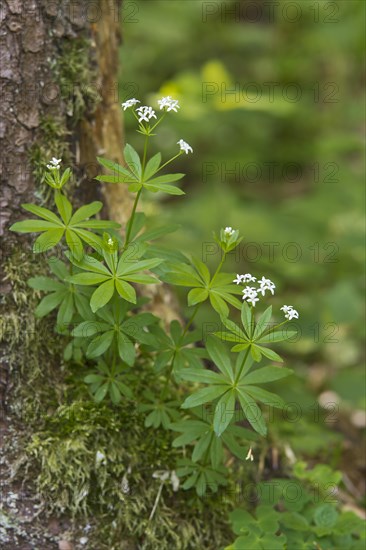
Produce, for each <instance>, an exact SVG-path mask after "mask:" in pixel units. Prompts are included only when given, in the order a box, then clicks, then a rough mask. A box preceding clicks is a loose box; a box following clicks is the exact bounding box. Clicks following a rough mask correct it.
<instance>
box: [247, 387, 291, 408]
mask: <svg viewBox="0 0 366 550" xmlns="http://www.w3.org/2000/svg"><path fill="white" fill-rule="evenodd" d="M245 392H246V393H248V394H249V395H251V396H252V397H254V399H256V400H257V401H261V402H262V403H264V404H265V405H270V406H271V407H276V408H278V409H283V407H284V406H285V402H284V400H283V399H282V397H280V396H279V395H276V394H275V393H272V392H269V391H267V390H264V389H262V388H258V387H257V386H248V385H247V386H245Z"/></svg>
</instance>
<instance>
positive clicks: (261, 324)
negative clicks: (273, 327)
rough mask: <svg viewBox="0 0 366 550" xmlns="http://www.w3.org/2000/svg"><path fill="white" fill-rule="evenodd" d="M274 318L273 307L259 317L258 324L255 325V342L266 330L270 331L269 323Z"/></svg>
mask: <svg viewBox="0 0 366 550" xmlns="http://www.w3.org/2000/svg"><path fill="white" fill-rule="evenodd" d="M271 317H272V306H269V307H267V309H266V310H265V311H264V313H262V315H261V316H260V317H259V319H258V321H257V324H256V325H255V329H254V333H253V340H257V339H258V338H259V336H260V335H261V334H263V332H264V331H265V330H267V329H268V323H269V322H270V320H271Z"/></svg>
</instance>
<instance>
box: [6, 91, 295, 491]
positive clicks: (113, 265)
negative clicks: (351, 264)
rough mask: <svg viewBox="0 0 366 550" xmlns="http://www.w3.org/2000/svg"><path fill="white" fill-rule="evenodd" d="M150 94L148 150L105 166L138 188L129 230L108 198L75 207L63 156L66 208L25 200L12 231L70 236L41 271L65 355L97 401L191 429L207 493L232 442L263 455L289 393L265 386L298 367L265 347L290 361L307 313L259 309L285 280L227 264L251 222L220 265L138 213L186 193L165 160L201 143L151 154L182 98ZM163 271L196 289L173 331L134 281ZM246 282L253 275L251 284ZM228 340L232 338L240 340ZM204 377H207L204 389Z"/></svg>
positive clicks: (238, 451) (55, 180)
mask: <svg viewBox="0 0 366 550" xmlns="http://www.w3.org/2000/svg"><path fill="white" fill-rule="evenodd" d="M139 103H140V102H139V101H138V100H137V99H130V100H128V101H126V102H125V103H123V104H122V107H123V109H124V110H127V109H128V110H130V112H132V114H133V116H134V117H135V118H136V120H137V123H138V130H137V132H139V133H140V134H142V135H143V136H144V137H145V140H144V149H143V153H142V156H141V157H140V156H139V154H138V153H137V152H136V150H135V149H134V148H133V147H132V146H131V145H129V144H127V145H126V146H125V148H124V158H125V162H126V165H125V166H121V165H120V164H117V163H115V162H112V161H110V160H107V159H105V158H98V161H99V163H100V164H101V166H102V167H103V168H104V169H106V170H107V171H109V172H110V173H109V174H103V175H100V176H97V178H96V179H97V180H98V181H102V182H106V183H112V184H124V185H127V186H128V190H129V191H130V192H131V193H134V194H135V200H134V203H133V207H132V212H131V215H130V218H129V220H128V222H127V225H126V227H125V228H123V229H124V230H123V232H121V231H120V229H121V227H120V225H119V224H118V223H116V222H113V221H105V220H99V219H95V218H94V217H93V216H95V215H96V214H98V212H99V211H100V210H101V208H102V206H103V205H102V203H101V202H98V201H96V202H92V203H90V204H86V205H84V206H82V207H81V208H79V209H77V210H76V211H73V207H72V205H71V203H70V201H69V199H68V198H67V196H66V194H65V192H64V189H65V187H66V184H67V183H68V182H69V180H70V177H71V175H72V174H71V171H70V169H69V168H67V169H66V170H65V171H64V172H62V171H61V167H60V164H61V160H60V159H56V158H53V159H52V160H51V161H50V163H49V164H48V165H47V172H46V175H45V180H46V182H47V183H48V185H49V186H50V187H51V188H53V189H54V203H55V207H56V208H55V210H56V213H55V212H53V211H51V210H49V209H47V208H44V207H42V206H36V205H33V204H24V205H23V208H24V209H25V210H26V211H28V212H30V213H31V214H34V215H35V216H36V217H37V218H36V219H28V220H24V221H20V222H17V223H15V224H14V225H12V227H11V230H12V231H17V232H20V233H40V236H38V237H37V239H36V240H35V242H34V245H33V251H34V252H35V253H40V252H45V251H49V250H51V249H54V248H55V247H61V251H62V254H63V257H64V261H62V260H60V259H58V258H56V257H53V256H51V257H50V258H49V260H48V262H49V267H50V270H51V273H52V275H53V276H52V277H34V278H32V279H30V280H29V285H30V286H31V287H32V288H34V289H36V290H38V291H41V292H45V293H46V296H45V297H44V298H43V299H42V300H41V302H40V303H39V305H38V307H37V309H36V315H37V316H39V317H43V316H45V315H47V314H49V313H51V312H52V311H54V310H57V319H56V329H57V331H58V332H61V333H62V334H65V335H66V336H68V337H69V339H70V342H69V344H68V345H67V347H66V349H65V353H64V358H65V360H66V361H72V362H74V363H79V364H80V365H82V366H85V365H87V368H88V369H89V372H88V373H87V374H86V376H85V383H86V384H87V385H88V387H89V390H90V394H91V395H92V396H93V398H94V399H95V401H96V402H101V401H102V400H104V399H110V401H111V402H112V404H114V405H118V403H119V402H120V401H121V400H122V399H127V400H129V399H130V400H133V399H135V400H138V407H139V410H140V411H141V412H142V413H146V421H145V425H146V427H152V428H159V427H160V426H162V428H164V429H167V430H173V431H175V432H177V433H178V434H180V435H177V437H176V438H175V439H174V441H173V446H174V447H183V453H184V455H183V456H184V457H185V458H184V459H182V461H181V462H180V463H179V464H178V467H177V469H176V474H177V475H178V477H179V478H180V479H181V480H182V487H183V489H190V488H192V487H195V488H196V491H197V493H198V494H199V495H204V494H205V492H206V490H207V488H208V487H209V488H210V489H211V490H212V491H214V492H215V491H217V488H218V486H219V485H225V484H226V475H225V474H226V468H225V462H226V458H227V453H228V452H229V453H232V454H233V455H235V456H236V457H238V458H240V459H244V458H246V459H247V460H253V451H252V443H253V442H255V441H257V440H258V434H259V435H261V436H265V435H266V424H265V420H264V416H263V414H262V412H261V409H260V408H259V406H258V404H257V403H258V402H262V403H265V404H267V405H269V406H273V407H282V406H283V401H282V399H281V398H280V397H279V396H278V395H275V394H273V393H271V392H269V391H267V390H266V389H264V388H263V387H262V385H263V384H267V383H268V382H272V381H274V380H279V379H281V378H283V377H285V376H287V375H289V374H290V373H291V371H290V370H289V369H286V368H283V367H279V366H273V365H271V366H265V367H262V368H259V369H258V368H255V364H256V363H259V362H260V361H261V360H262V357H265V358H266V359H269V360H270V361H275V362H280V361H282V359H281V357H280V356H279V355H278V354H277V353H276V352H274V351H273V350H272V349H270V348H269V347H268V345H269V344H271V343H274V342H279V341H281V340H285V339H286V338H289V337H291V336H292V335H293V334H294V332H293V331H287V332H286V331H284V328H283V325H284V323H286V322H288V321H289V320H291V319H292V318H297V317H298V313H297V312H296V311H295V310H294V309H293V308H292V306H283V308H282V309H283V311H284V313H285V321H284V322H283V323H278V324H277V325H275V326H274V327H273V324H272V323H271V318H272V307H271V306H269V307H268V308H267V309H265V311H264V312H263V313H262V314H261V315H259V316H257V315H255V312H256V311H257V305H258V302H259V299H260V298H264V297H266V296H267V293H270V294H273V293H274V289H275V285H274V284H273V283H272V281H270V280H269V279H266V278H265V277H262V279H259V280H257V279H256V277H254V276H253V275H251V274H248V273H247V274H245V275H237V276H236V278H235V279H233V274H231V273H225V272H223V271H222V268H223V265H224V263H225V259H226V256H227V254H228V253H229V252H231V251H232V250H234V249H235V248H236V247H237V246H238V244H239V243H240V241H241V237H239V231H237V230H233V229H232V228H231V227H226V228H224V229H221V231H220V233H219V234H218V235H215V239H216V241H217V243H218V244H219V246H220V249H221V251H222V255H221V260H220V262H219V263H218V265H217V268H216V270H215V271H214V273H211V272H210V270H209V268H208V267H207V265H205V264H204V263H203V262H202V261H201V260H199V259H198V258H195V257H189V258H188V257H187V256H186V255H184V254H181V253H179V252H175V251H168V252H164V251H163V249H161V248H158V247H156V246H154V245H153V244H152V242H153V241H154V240H155V239H158V238H159V237H161V236H162V235H164V234H166V233H169V232H171V231H172V230H175V229H176V227H175V226H163V227H158V228H154V227H153V228H148V227H147V225H148V224H147V223H146V218H145V215H144V214H143V213H141V212H137V206H138V203H139V200H140V197H141V195H142V193H143V192H144V193H147V192H151V193H158V192H163V193H167V194H170V195H183V194H184V192H183V191H182V190H181V189H180V187H178V185H177V184H176V182H177V181H179V180H180V179H182V178H183V176H184V174H181V173H173V174H167V173H163V170H164V169H165V168H166V167H167V166H168V165H169V164H170V163H171V162H172V161H174V160H175V159H176V158H178V157H179V156H180V155H183V154H189V153H193V150H192V147H191V146H190V145H189V144H188V143H186V142H185V141H183V140H179V141H178V145H179V152H178V153H177V154H175V155H173V156H172V158H170V159H169V160H167V161H165V162H164V161H162V156H161V154H160V153H157V154H155V155H153V156H152V157H151V158H148V147H149V142H150V140H151V139H152V138H153V137H154V135H155V134H154V132H155V130H156V128H157V127H158V126H159V125H160V124H161V122H162V121H163V119H164V117H165V116H166V115H167V114H168V113H169V112H178V109H179V108H180V106H179V103H178V101H177V100H174V99H172V98H171V97H169V96H168V97H164V98H162V99H161V100H159V101H158V105H159V107H160V112H159V114H158V115H157V113H156V111H155V110H154V109H153V108H152V107H151V106H137V105H138V104H139ZM159 280H160V281H163V282H165V283H169V284H172V285H178V286H184V287H188V288H190V291H189V293H188V306H190V307H192V309H193V311H192V315H191V317H190V319H189V320H188V321H187V323H186V324H185V325H183V326H182V325H181V323H180V322H178V321H173V322H172V323H171V324H170V328H169V331H167V330H166V328H165V327H164V326H163V323H162V321H161V320H159V319H158V318H157V317H156V316H154V315H153V314H152V313H149V312H147V311H144V310H142V306H143V305H144V304H145V303H146V298H141V297H137V294H136V288H135V286H134V285H135V284H139V285H145V284H151V283H157V282H158V281H159ZM247 283H250V284H251V285H252V286H249V284H247ZM242 284H244V285H246V286H245V288H244V289H242V288H241V286H240V285H242ZM240 295H241V297H242V301H241V300H240V299H239V296H240ZM206 301H209V302H210V304H211V306H212V308H213V309H214V310H215V312H217V314H218V315H219V317H220V319H221V323H222V327H223V330H221V331H218V332H215V333H214V334H212V335H210V337H209V338H208V339H207V341H206V342H203V343H202V334H200V332H199V331H198V330H193V329H192V326H193V322H194V319H195V316H196V315H197V312H198V310H199V309H200V307H201V306H202V304H203V303H204V302H206ZM233 310H234V311H235V310H239V311H240V314H241V315H240V317H241V325H238V324H236V323H235V322H234V321H232V320H231V319H230V312H231V311H233ZM227 342H230V343H231V345H232V347H231V350H230V351H229V350H228V348H227ZM235 354H236V358H235V360H234V361H233V360H232V357H233V356H235ZM142 355H143V356H142ZM139 356H142V357H141V359H140V362H139V365H140V364H141V362H142V360H143V359H146V356H147V357H148V358H150V359H151V360H145V364H146V367H145V368H146V369H151V368H154V369H155V372H156V377H157V378H158V381H159V383H160V391H159V393H153V392H152V391H151V390H149V389H146V390H145V391H144V393H143V395H142V396H141V395H137V394H136V388H137V377H136V376H134V366H135V365H136V359H137V357H139ZM204 360H206V362H205V363H204ZM207 360H209V362H208V361H207ZM151 364H153V367H151ZM186 382H191V383H192V384H193V386H194V388H195V391H194V392H193V393H192V394H191V395H189V396H187V397H186V399H185V400H184V402H183V403H182V402H179V399H178V397H177V396H180V395H181V394H182V392H184V391H187V387H188V384H187V383H186ZM198 385H204V387H202V388H200V389H196V386H198ZM244 421H245V422H246V423H247V426H246V427H244V426H245V424H244ZM243 424H244V425H243ZM250 426H251V427H252V428H253V430H254V431H253V430H250V429H249V427H250ZM248 442H249V444H248ZM248 448H249V450H248ZM174 475H175V474H174ZM175 477H176V475H175ZM183 480H184V481H183Z"/></svg>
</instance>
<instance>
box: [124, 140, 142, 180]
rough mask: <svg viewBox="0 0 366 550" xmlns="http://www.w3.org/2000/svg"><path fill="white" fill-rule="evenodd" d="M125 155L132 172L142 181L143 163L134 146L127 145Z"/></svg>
mask: <svg viewBox="0 0 366 550" xmlns="http://www.w3.org/2000/svg"><path fill="white" fill-rule="evenodd" d="M123 155H124V157H125V161H126V162H127V164H128V166H129V168H130V170H131V172H133V173H134V174H135V176H137V177H138V179H141V171H142V169H141V161H140V157H139V156H138V154H137V152H136V151H135V149H134V148H133V147H132V145H129V144H128V143H127V144H126V146H125V148H124V150H123Z"/></svg>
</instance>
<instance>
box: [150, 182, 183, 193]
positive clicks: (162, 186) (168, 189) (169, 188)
mask: <svg viewBox="0 0 366 550" xmlns="http://www.w3.org/2000/svg"><path fill="white" fill-rule="evenodd" d="M150 181H154V180H150ZM144 187H145V189H147V190H148V191H152V192H153V193H157V192H158V191H162V192H163V193H168V195H185V192H184V191H182V190H181V189H179V187H175V186H174V185H168V184H167V183H159V184H158V183H155V184H154V185H151V184H150V182H149V183H145V184H144Z"/></svg>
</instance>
